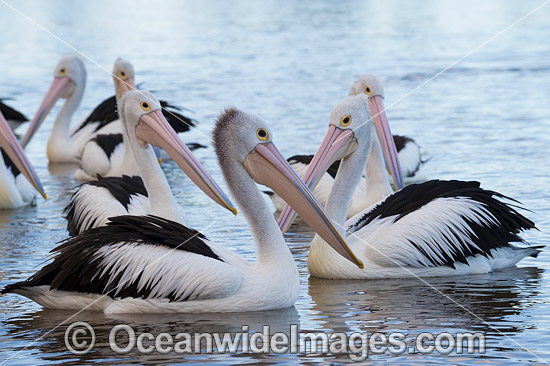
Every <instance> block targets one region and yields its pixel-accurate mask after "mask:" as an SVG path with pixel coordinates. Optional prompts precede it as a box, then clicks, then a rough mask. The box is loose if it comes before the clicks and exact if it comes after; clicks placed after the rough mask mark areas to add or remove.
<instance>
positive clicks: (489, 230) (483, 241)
mask: <svg viewBox="0 0 550 366" xmlns="http://www.w3.org/2000/svg"><path fill="white" fill-rule="evenodd" d="M438 198H456V199H464V198H467V199H470V200H473V201H475V202H478V203H480V204H481V205H482V206H483V207H484V208H485V209H486V210H487V211H489V212H490V214H491V215H492V216H493V220H494V221H495V222H491V223H489V224H488V223H481V222H477V221H476V220H472V219H470V218H469V217H467V216H466V217H464V216H463V217H462V219H463V220H464V221H465V222H466V225H467V226H468V227H469V230H470V231H471V232H470V233H469V234H468V239H470V240H471V241H472V242H474V243H475V244H476V246H477V247H475V246H472V245H470V244H469V243H467V242H466V241H465V240H464V238H463V237H462V235H460V234H459V233H456V232H453V239H456V240H458V241H459V242H460V244H461V249H462V251H463V253H461V252H460V250H454V252H453V255H452V256H449V255H447V254H446V253H445V251H444V250H440V251H438V252H439V253H440V254H439V256H438V257H433V256H429V255H427V253H426V252H425V251H424V250H423V249H422V245H419V244H417V243H414V242H413V241H409V242H410V243H411V244H412V245H413V246H414V247H415V248H416V249H418V250H419V251H420V252H421V253H422V254H423V255H424V256H425V257H426V258H428V259H429V261H430V262H431V263H432V264H433V265H436V266H439V265H447V266H450V267H454V264H453V263H457V262H460V263H465V264H468V261H467V259H466V258H467V257H469V256H474V255H477V254H482V255H484V256H486V257H490V256H491V250H493V249H497V248H501V247H506V246H510V243H513V242H523V239H522V238H521V237H520V236H519V235H518V234H519V233H520V232H521V231H523V230H528V229H535V228H536V227H535V224H534V223H533V221H531V220H529V219H528V218H526V217H525V216H523V215H522V214H520V213H519V212H517V211H516V210H515V209H514V208H513V205H510V204H507V203H505V202H503V201H502V200H503V199H505V200H511V201H513V202H517V201H516V200H514V199H512V198H510V197H507V196H504V195H502V194H500V193H498V192H494V191H489V190H485V189H482V188H480V183H479V182H463V181H456V180H453V181H440V180H431V181H427V182H424V183H420V184H412V185H410V186H407V187H405V188H403V189H402V190H400V191H398V192H396V193H394V194H393V195H391V196H389V197H388V198H386V200H385V201H383V202H382V203H380V204H378V205H377V206H375V207H374V208H373V209H372V210H370V211H369V212H367V213H365V214H364V215H363V216H362V217H361V218H360V219H359V220H357V221H356V222H355V223H354V224H353V225H350V227H349V228H348V232H350V233H353V232H356V231H358V230H359V229H361V228H363V227H365V226H366V225H368V224H369V223H371V222H373V221H374V220H376V219H381V218H385V217H395V220H394V222H397V221H399V220H400V219H402V218H404V217H406V216H407V215H410V214H412V213H414V212H415V211H417V210H419V209H421V208H422V207H424V206H425V205H427V204H428V203H430V202H432V201H434V200H436V199H438ZM440 234H441V235H443V236H444V237H445V238H446V239H447V242H446V243H437V244H436V245H438V246H440V245H449V246H451V247H454V246H453V245H452V244H449V243H452V242H453V240H451V238H449V237H448V234H445V233H440Z"/></svg>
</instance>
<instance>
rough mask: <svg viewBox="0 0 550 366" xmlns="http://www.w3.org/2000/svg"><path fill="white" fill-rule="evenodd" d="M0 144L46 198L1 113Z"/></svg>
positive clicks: (32, 169) (38, 180)
mask: <svg viewBox="0 0 550 366" xmlns="http://www.w3.org/2000/svg"><path fill="white" fill-rule="evenodd" d="M0 145H1V146H2V149H4V151H5V152H6V154H7V155H8V156H9V158H10V159H11V160H12V161H13V163H14V164H15V166H16V167H17V169H19V171H20V172H21V174H23V176H24V177H25V178H27V180H28V181H29V182H30V183H31V184H32V186H33V187H34V188H35V189H36V190H37V191H38V192H39V193H40V194H41V195H42V197H44V199H46V198H47V197H46V193H45V192H44V187H42V183H41V182H40V179H38V175H37V174H36V172H35V171H34V168H33V167H32V165H31V163H30V161H29V159H28V158H27V155H25V151H23V148H22V147H21V145H20V144H19V141H17V138H16V137H15V135H14V134H13V132H12V131H11V128H10V126H9V125H8V122H7V121H6V119H5V118H4V116H3V115H2V113H0Z"/></svg>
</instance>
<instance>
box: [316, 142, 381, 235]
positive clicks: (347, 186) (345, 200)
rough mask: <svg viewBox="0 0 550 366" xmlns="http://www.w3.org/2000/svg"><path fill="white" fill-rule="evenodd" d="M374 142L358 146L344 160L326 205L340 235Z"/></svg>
mask: <svg viewBox="0 0 550 366" xmlns="http://www.w3.org/2000/svg"><path fill="white" fill-rule="evenodd" d="M371 145H372V142H371V141H369V143H367V144H364V145H362V144H358V146H357V149H356V150H355V151H354V152H353V153H351V154H350V155H348V156H347V157H346V158H344V159H342V162H341V163H340V168H338V173H337V174H336V178H335V179H334V184H333V185H332V189H331V190H330V195H329V197H328V199H327V203H326V207H325V209H326V212H327V214H328V216H329V217H330V218H331V220H332V221H333V222H334V223H336V224H337V229H338V231H339V232H340V233H343V232H344V231H345V229H344V225H345V223H346V218H347V213H348V209H349V206H350V204H351V199H352V197H353V193H354V192H355V189H356V188H357V186H358V185H359V181H360V180H361V176H362V175H363V173H362V172H363V171H364V170H365V165H366V160H367V159H368V155H369V152H370V149H371Z"/></svg>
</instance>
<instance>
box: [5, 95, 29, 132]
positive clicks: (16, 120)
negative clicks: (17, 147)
mask: <svg viewBox="0 0 550 366" xmlns="http://www.w3.org/2000/svg"><path fill="white" fill-rule="evenodd" d="M0 113H2V114H3V115H4V118H5V119H6V121H7V122H8V125H9V126H10V128H11V129H12V131H15V129H16V128H17V127H19V126H21V125H22V124H23V123H25V122H27V121H28V120H29V119H28V118H27V117H25V115H24V114H23V113H21V112H19V111H17V110H15V109H13V108H12V107H10V106H9V105H7V104H6V103H4V102H3V101H2V99H0Z"/></svg>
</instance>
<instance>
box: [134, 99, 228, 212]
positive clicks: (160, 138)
mask: <svg viewBox="0 0 550 366" xmlns="http://www.w3.org/2000/svg"><path fill="white" fill-rule="evenodd" d="M136 136H137V137H138V138H139V139H140V140H142V141H145V142H147V143H149V144H151V145H155V146H159V147H161V148H163V149H164V150H165V151H166V152H167V153H168V154H169V155H170V156H171V157H172V159H173V160H174V161H175V162H176V163H177V164H178V166H179V167H180V168H181V169H182V170H183V171H184V172H185V174H187V176H188V177H189V178H190V179H191V180H192V181H193V182H194V183H195V184H196V185H197V186H198V187H199V188H200V189H201V190H202V191H203V192H204V193H206V195H207V196H208V197H210V198H211V199H212V200H214V202H216V203H217V204H219V205H220V206H222V207H223V208H226V209H228V210H229V211H231V212H233V214H235V215H236V214H237V209H236V208H235V206H233V204H232V203H231V200H230V199H229V197H228V196H227V195H226V194H225V192H224V191H222V189H221V188H220V187H219V185H218V184H217V183H216V181H214V178H212V177H211V176H210V174H209V173H208V172H207V171H206V169H205V168H204V167H203V166H202V165H201V163H199V161H198V160H197V158H196V157H195V156H194V155H193V153H192V152H191V150H189V148H188V147H187V146H186V145H185V144H184V143H183V141H181V139H180V138H179V137H178V135H177V134H176V132H175V131H174V129H173V128H172V127H171V126H170V124H169V123H168V122H167V121H166V118H164V116H163V115H162V112H161V111H160V110H155V111H153V112H150V113H148V114H145V115H143V116H141V119H140V123H139V124H138V125H137V127H136Z"/></svg>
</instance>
